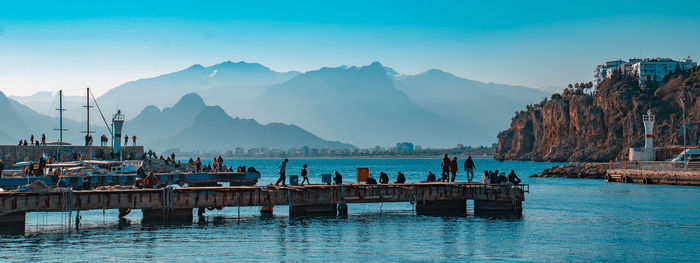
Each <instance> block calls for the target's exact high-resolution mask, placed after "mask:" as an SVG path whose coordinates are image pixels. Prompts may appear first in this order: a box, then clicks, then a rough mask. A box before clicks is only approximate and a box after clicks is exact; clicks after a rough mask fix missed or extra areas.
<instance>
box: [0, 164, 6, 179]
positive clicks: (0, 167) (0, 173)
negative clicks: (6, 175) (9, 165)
mask: <svg viewBox="0 0 700 263" xmlns="http://www.w3.org/2000/svg"><path fill="white" fill-rule="evenodd" d="M2 170H5V165H4V164H2V160H0V178H2Z"/></svg>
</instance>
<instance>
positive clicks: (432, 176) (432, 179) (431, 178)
mask: <svg viewBox="0 0 700 263" xmlns="http://www.w3.org/2000/svg"><path fill="white" fill-rule="evenodd" d="M425 181H426V182H435V181H437V177H436V176H435V174H434V173H433V172H432V171H428V179H427V180H425Z"/></svg>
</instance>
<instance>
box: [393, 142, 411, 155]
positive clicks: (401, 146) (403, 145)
mask: <svg viewBox="0 0 700 263" xmlns="http://www.w3.org/2000/svg"><path fill="white" fill-rule="evenodd" d="M396 151H397V152H400V153H411V152H413V143H410V142H400V143H397V144H396Z"/></svg>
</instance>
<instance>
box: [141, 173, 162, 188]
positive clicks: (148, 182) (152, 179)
mask: <svg viewBox="0 0 700 263" xmlns="http://www.w3.org/2000/svg"><path fill="white" fill-rule="evenodd" d="M156 185H158V178H156V176H155V175H154V174H153V172H148V175H147V176H146V178H144V179H143V186H144V187H146V188H149V189H152V188H153V187H155V186H156Z"/></svg>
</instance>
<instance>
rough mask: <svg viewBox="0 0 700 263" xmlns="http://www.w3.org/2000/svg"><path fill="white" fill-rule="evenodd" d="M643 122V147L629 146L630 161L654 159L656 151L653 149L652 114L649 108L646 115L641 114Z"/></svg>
mask: <svg viewBox="0 0 700 263" xmlns="http://www.w3.org/2000/svg"><path fill="white" fill-rule="evenodd" d="M642 121H643V122H644V148H640V147H633V148H630V156H629V160H630V161H654V160H656V151H655V150H654V115H652V114H651V110H647V114H646V115H642Z"/></svg>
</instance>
